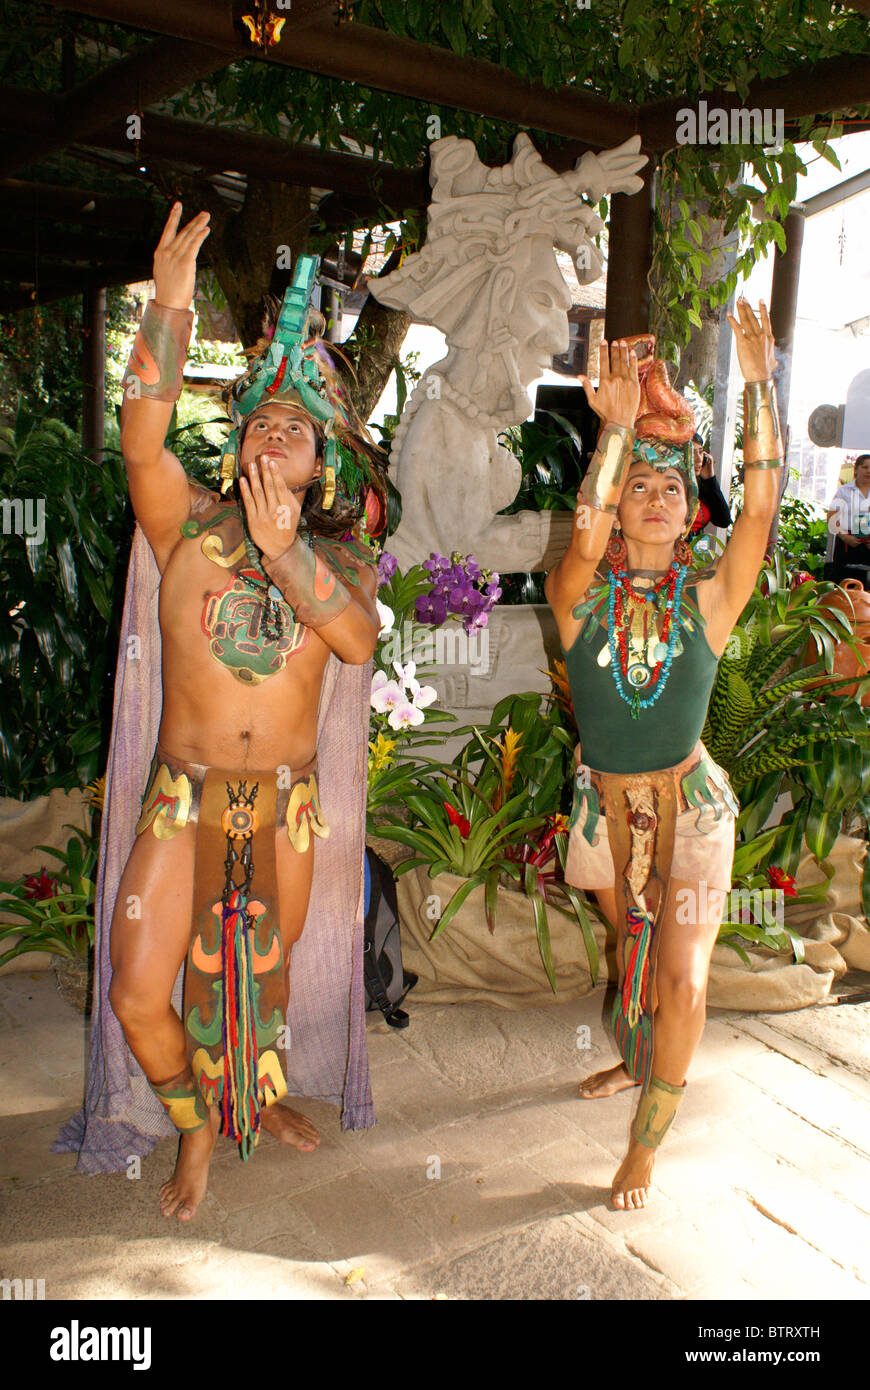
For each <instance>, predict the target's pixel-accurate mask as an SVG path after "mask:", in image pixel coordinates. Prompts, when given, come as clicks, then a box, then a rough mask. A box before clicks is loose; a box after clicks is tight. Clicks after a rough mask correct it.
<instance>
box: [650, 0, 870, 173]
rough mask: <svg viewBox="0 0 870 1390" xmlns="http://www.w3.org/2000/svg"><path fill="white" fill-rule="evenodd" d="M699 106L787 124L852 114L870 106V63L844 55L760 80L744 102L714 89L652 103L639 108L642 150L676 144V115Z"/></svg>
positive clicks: (856, 56) (660, 148)
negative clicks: (776, 117) (775, 116)
mask: <svg viewBox="0 0 870 1390" xmlns="http://www.w3.org/2000/svg"><path fill="white" fill-rule="evenodd" d="M868 3H870V0H868ZM699 101H706V103H707V108H708V110H709V111H711V110H712V109H713V107H719V108H720V109H722V110H725V111H731V110H740V111H745V110H752V109H759V110H762V111H764V110H768V111H771V112H774V113H775V112H776V111H777V110H782V111H783V112H784V113H785V114H784V120H785V121H787V122H788V121H794V120H796V119H798V118H799V117H801V116H815V115H825V114H827V113H828V112H837V111H847V110H851V109H852V108H853V107H855V106H865V105H867V104H870V58H868V55H867V54H866V53H863V54H858V55H853V54H851V53H843V54H839V55H838V56H837V57H836V58H824V59H823V60H822V61H821V62H820V63H814V64H813V65H812V66H809V65H808V66H806V67H804V68H795V69H793V70H792V71H791V72H787V73H783V74H782V76H780V77H768V78H764V79H756V80H755V81H754V82H750V84H749V89H748V91H747V93H746V95H745V97H738V96H736V95H735V93H734V92H726V91H723V90H714V91H712V92H699V93H698V95H697V96H696V97H694V98H692V99H691V100H689V98H687V97H675V98H672V99H669V100H668V101H656V102H648V103H647V104H646V105H645V106H643V107H641V108H640V117H639V118H640V132H641V136H642V138H643V143H644V145H648V146H650V148H652V149H657V150H665V149H670V148H671V147H672V146H674V145H676V143H677V138H676V131H677V112H678V111H680V110H684V109H686V108H688V109H694V110H697V107H698V102H699Z"/></svg>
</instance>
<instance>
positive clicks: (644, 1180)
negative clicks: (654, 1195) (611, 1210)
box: [610, 1139, 656, 1211]
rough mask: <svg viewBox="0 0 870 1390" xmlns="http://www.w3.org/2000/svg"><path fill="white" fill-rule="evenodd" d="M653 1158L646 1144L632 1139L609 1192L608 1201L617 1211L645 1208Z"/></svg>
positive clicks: (654, 1156) (653, 1152)
mask: <svg viewBox="0 0 870 1390" xmlns="http://www.w3.org/2000/svg"><path fill="white" fill-rule="evenodd" d="M655 1158H656V1155H655V1149H648V1148H647V1146H646V1144H638V1143H637V1141H636V1140H634V1139H632V1141H631V1143H630V1144H629V1146H628V1153H627V1154H626V1155H625V1158H624V1159H623V1160H622V1163H621V1164H620V1166H619V1170H618V1172H617V1174H616V1177H615V1178H614V1179H613V1187H612V1188H611V1192H610V1200H611V1201H612V1203H613V1205H614V1207H615V1208H616V1209H617V1211H628V1210H630V1209H631V1208H633V1207H645V1206H646V1199H647V1192H648V1190H649V1184H650V1178H651V1177H652V1170H653V1164H654V1163H655Z"/></svg>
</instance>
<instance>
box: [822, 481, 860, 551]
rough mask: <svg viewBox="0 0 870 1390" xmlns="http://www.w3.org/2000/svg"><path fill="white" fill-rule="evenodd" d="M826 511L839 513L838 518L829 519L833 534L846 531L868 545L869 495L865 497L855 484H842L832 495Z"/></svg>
mask: <svg viewBox="0 0 870 1390" xmlns="http://www.w3.org/2000/svg"><path fill="white" fill-rule="evenodd" d="M828 511H829V512H833V511H837V512H839V517H832V519H831V524H832V526H833V527H834V531H835V534H838V533H840V532H844V531H848V532H849V533H850V534H851V535H853V536H860V537H861V538H862V539H863V540H864V541H865V542H866V543H870V493H868V494H867V496H866V497H865V496H864V494H863V493H862V492H861V489H860V488H859V487H858V486H857V485H856V484H855V483H843V484H842V486H840V487H838V488H837V491H836V492H835V493H834V496H833V498H832V499H831V503H830V506H829V507H828Z"/></svg>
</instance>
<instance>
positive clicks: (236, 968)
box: [136, 747, 329, 1158]
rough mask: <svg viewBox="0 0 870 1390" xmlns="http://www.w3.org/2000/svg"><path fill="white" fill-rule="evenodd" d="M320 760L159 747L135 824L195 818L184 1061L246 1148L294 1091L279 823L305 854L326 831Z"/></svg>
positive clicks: (167, 824)
mask: <svg viewBox="0 0 870 1390" xmlns="http://www.w3.org/2000/svg"><path fill="white" fill-rule="evenodd" d="M316 767H317V759H316V758H314V759H312V761H311V762H310V763H308V764H306V765H305V766H304V767H301V768H298V769H296V770H294V771H292V772H291V771H290V769H288V768H282V769H278V772H277V774H276V770H275V769H274V768H269V769H266V770H264V771H261V772H256V771H250V770H247V771H246V772H245V774H244V776H241V775H240V774H239V772H238V771H234V770H232V769H227V768H215V767H205V766H203V765H201V764H199V763H189V762H184V761H182V760H180V759H178V758H175V757H173V756H172V755H171V754H170V753H168V752H167V751H166V750H165V749H163V748H160V747H158V748H157V750H156V752H155V754H154V760H153V762H152V764H151V773H150V776H149V779H148V785H147V787H146V791H145V795H144V797H143V801H142V813H141V815H140V817H139V822H138V824H137V826H136V834H137V835H142V834H145V833H146V832H150V833H152V834H153V835H155V836H156V837H157V839H159V840H167V839H171V838H172V837H173V836H174V835H177V834H178V833H179V832H180V831H181V830H183V829H184V827H185V826H186V825H189V824H195V825H196V849H195V863H194V883H193V898H192V916H191V937H190V946H189V949H188V955H187V967H186V971H185V979H184V1004H183V1011H182V1012H183V1021H184V1029H185V1038H186V1045H187V1055H188V1060H189V1062H190V1064H191V1066H192V1069H193V1076H194V1080H195V1082H196V1085H197V1086H198V1088H199V1090H200V1093H201V1095H202V1097H203V1098H204V1099H205V1101H206V1102H207V1104H209V1105H217V1106H219V1107H220V1109H221V1113H222V1116H223V1123H222V1132H223V1133H224V1134H226V1135H228V1136H229V1137H230V1138H232V1139H235V1140H237V1142H238V1144H239V1148H240V1152H241V1156H242V1158H248V1157H249V1156H250V1154H251V1152H252V1150H253V1147H254V1144H255V1143H256V1141H257V1136H258V1134H259V1128H260V1110H261V1108H262V1107H263V1106H267V1105H271V1104H274V1102H275V1101H277V1100H279V1099H280V1097H281V1096H283V1095H285V1094H286V1092H287V1083H286V1080H285V1075H284V1068H283V1065H282V1062H281V1060H280V1055H279V1054H280V1053H281V1052H282V1051H283V1050H284V1037H285V1034H286V1029H285V1014H286V1008H287V977H286V972H285V968H284V952H283V946H282V941H281V930H280V916H279V901H280V897H279V884H278V878H277V864H276V856H275V831H276V827H278V826H281V827H284V828H285V829H286V832H287V835H288V838H289V840H290V843H291V844H292V846H293V848H294V849H295V850H297V851H298V852H299V853H300V854H304V853H305V852H306V851H307V849H308V848H309V845H310V843H311V837H312V835H317V836H320V837H321V838H326V836H327V835H328V834H329V828H328V827H327V825H326V823H325V821H324V820H323V816H322V813H321V809H320V800H319V795H318V790H317V776H316Z"/></svg>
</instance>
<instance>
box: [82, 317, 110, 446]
mask: <svg viewBox="0 0 870 1390" xmlns="http://www.w3.org/2000/svg"><path fill="white" fill-rule="evenodd" d="M105 376H106V291H105V289H88V290H85V292H84V294H83V295H82V447H83V448H84V450H85V453H86V454H88V455H89V457H90V458H92V459H93V460H94V463H102V461H103V445H104V443H105V427H106V402H105Z"/></svg>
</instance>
